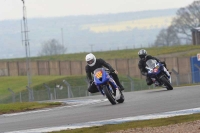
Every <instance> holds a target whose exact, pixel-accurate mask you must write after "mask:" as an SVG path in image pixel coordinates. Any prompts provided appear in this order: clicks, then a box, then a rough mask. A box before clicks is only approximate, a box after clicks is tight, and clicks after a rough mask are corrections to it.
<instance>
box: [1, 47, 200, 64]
mask: <svg viewBox="0 0 200 133" xmlns="http://www.w3.org/2000/svg"><path fill="white" fill-rule="evenodd" d="M145 49H146V50H147V52H148V54H151V55H153V56H158V55H163V54H171V53H179V52H187V53H186V54H184V55H181V56H187V57H190V56H196V54H197V52H190V51H191V50H199V51H200V45H178V46H170V47H167V46H165V47H151V48H145ZM138 51H139V49H127V50H113V51H104V52H93V53H94V54H95V56H96V57H97V58H103V59H105V60H108V59H123V58H138ZM86 54H87V53H85V52H84V53H75V54H63V55H55V56H43V57H31V58H30V59H31V60H32V61H36V60H61V61H62V60H69V61H75V60H79V61H84V60H85V55H86ZM2 60H3V59H2ZM4 60H5V59H4ZM6 60H8V61H22V60H26V58H17V59H6Z"/></svg>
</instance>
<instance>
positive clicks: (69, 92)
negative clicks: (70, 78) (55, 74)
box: [63, 80, 74, 98]
mask: <svg viewBox="0 0 200 133" xmlns="http://www.w3.org/2000/svg"><path fill="white" fill-rule="evenodd" d="M63 82H64V83H65V85H67V92H68V98H71V97H74V95H73V93H72V90H71V85H70V84H69V83H68V82H67V81H66V80H63Z"/></svg>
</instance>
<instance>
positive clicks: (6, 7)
mask: <svg viewBox="0 0 200 133" xmlns="http://www.w3.org/2000/svg"><path fill="white" fill-rule="evenodd" d="M193 1H194V0H25V5H26V10H27V17H28V18H35V17H57V16H69V15H93V14H107V13H120V12H132V11H142V10H152V9H153V10H154V9H166V8H180V7H185V6H187V5H189V4H191V3H192V2H193ZM22 7H23V5H22V1H21V0H0V20H6V19H21V18H22V15H23V14H22V11H23V8H22Z"/></svg>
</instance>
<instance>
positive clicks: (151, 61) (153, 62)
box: [146, 59, 157, 69]
mask: <svg viewBox="0 0 200 133" xmlns="http://www.w3.org/2000/svg"><path fill="white" fill-rule="evenodd" d="M156 62H157V61H156V60H153V59H150V60H148V61H147V62H146V65H147V66H148V67H149V68H151V69H153V68H154V67H155V66H156Z"/></svg>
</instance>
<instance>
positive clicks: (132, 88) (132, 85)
mask: <svg viewBox="0 0 200 133" xmlns="http://www.w3.org/2000/svg"><path fill="white" fill-rule="evenodd" d="M127 77H128V79H129V80H130V81H131V91H134V81H133V79H132V78H131V77H130V76H129V75H127Z"/></svg>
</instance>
